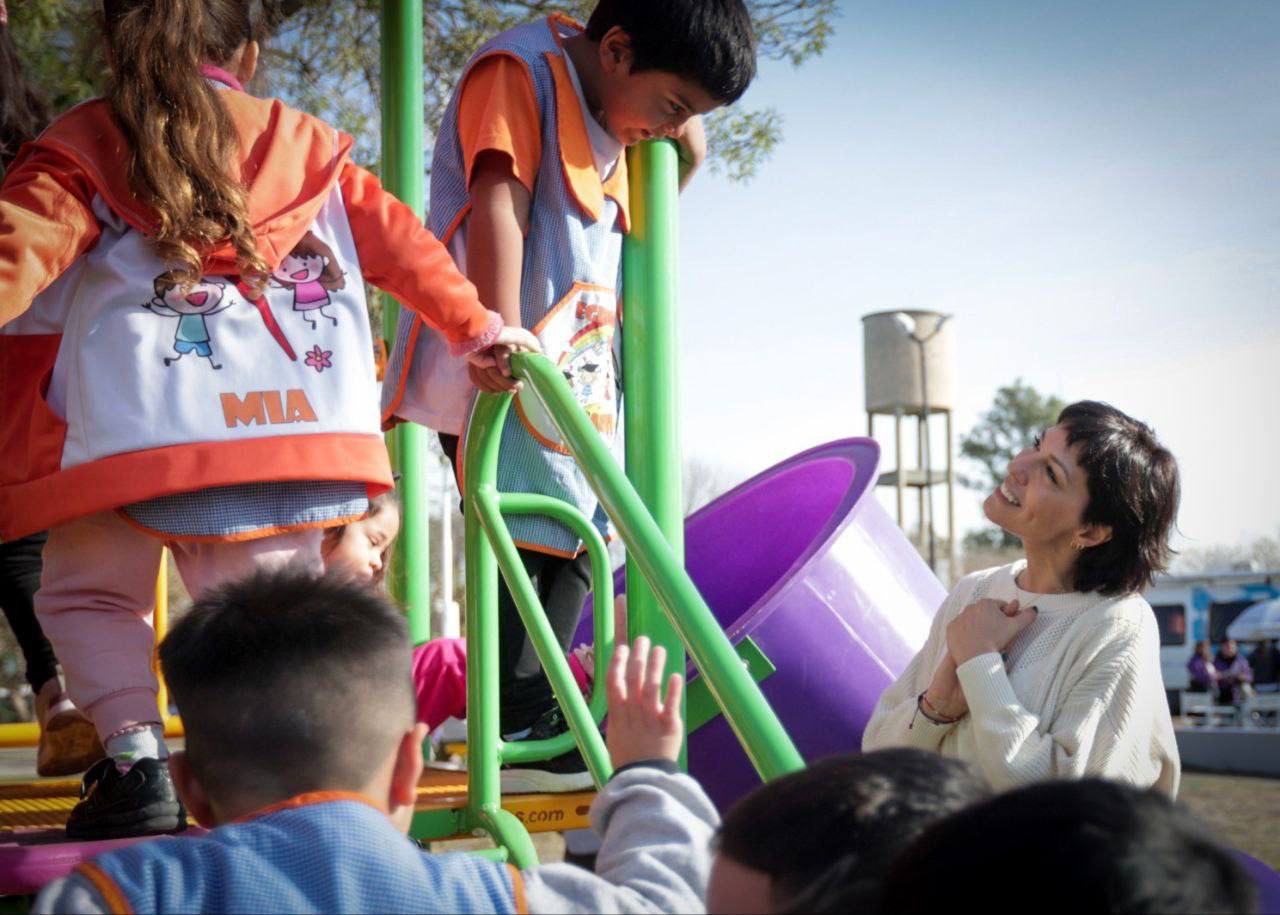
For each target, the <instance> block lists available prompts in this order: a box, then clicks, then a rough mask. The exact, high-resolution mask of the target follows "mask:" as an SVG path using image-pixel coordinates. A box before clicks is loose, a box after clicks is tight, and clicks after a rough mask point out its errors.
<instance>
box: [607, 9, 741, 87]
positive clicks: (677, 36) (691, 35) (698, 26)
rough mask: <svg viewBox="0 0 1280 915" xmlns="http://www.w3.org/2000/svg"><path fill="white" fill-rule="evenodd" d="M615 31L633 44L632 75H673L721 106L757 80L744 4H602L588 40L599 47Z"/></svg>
mask: <svg viewBox="0 0 1280 915" xmlns="http://www.w3.org/2000/svg"><path fill="white" fill-rule="evenodd" d="M614 26H618V27H619V28H621V29H622V30H623V31H624V32H626V33H627V35H628V36H630V38H631V51H632V54H633V55H634V63H633V64H632V69H633V70H634V71H643V70H662V71H664V72H667V73H674V74H676V75H677V76H680V77H683V78H685V79H689V80H692V81H693V82H695V83H696V84H698V85H699V86H701V87H702V88H703V89H705V90H706V92H707V94H708V95H710V96H711V97H712V98H714V99H715V100H716V101H717V102H720V103H721V104H723V105H728V104H731V103H733V102H736V101H737V100H738V99H739V98H741V96H742V94H743V93H744V92H746V91H747V86H749V85H750V84H751V80H752V79H753V78H754V77H755V75H756V45H755V38H754V35H753V32H752V29H751V15H750V14H749V13H748V12H747V7H746V4H745V3H743V0H599V2H598V3H597V4H596V8H595V10H594V11H593V12H592V13H591V17H590V18H589V19H588V20H587V32H586V34H587V37H588V38H590V39H591V40H592V41H600V40H601V39H602V38H604V36H605V34H606V33H607V32H608V31H609V29H611V28H613V27H614Z"/></svg>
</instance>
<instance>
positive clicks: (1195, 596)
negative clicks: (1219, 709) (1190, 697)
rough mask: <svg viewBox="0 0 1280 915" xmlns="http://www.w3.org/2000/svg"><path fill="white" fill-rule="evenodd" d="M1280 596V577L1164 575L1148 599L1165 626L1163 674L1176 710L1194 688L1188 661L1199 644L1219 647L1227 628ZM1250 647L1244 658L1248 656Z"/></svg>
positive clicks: (1162, 635)
mask: <svg viewBox="0 0 1280 915" xmlns="http://www.w3.org/2000/svg"><path fill="white" fill-rule="evenodd" d="M1277 596H1280V572H1221V573H1218V574H1213V575H1162V576H1160V577H1159V578H1157V579H1156V581H1155V584H1154V585H1152V586H1151V587H1150V588H1148V589H1147V591H1146V593H1145V594H1143V597H1145V598H1146V599H1147V603H1149V604H1151V609H1152V610H1154V611H1155V614H1156V622H1157V623H1158V624H1159V626H1160V670H1161V673H1162V674H1163V675H1164V688H1165V691H1166V693H1168V695H1169V703H1170V708H1171V709H1172V710H1173V711H1174V712H1175V713H1177V712H1178V711H1180V709H1179V702H1178V698H1177V697H1178V695H1179V694H1180V693H1181V691H1182V690H1184V689H1186V688H1187V687H1188V686H1189V685H1190V677H1189V676H1188V674H1187V662H1188V661H1190V660H1191V655H1192V652H1194V651H1195V646H1196V642H1198V641H1200V640H1201V639H1208V640H1209V641H1210V642H1211V643H1212V644H1213V645H1214V646H1215V647H1216V646H1217V645H1218V644H1219V643H1220V642H1223V641H1225V640H1226V638H1227V627H1228V626H1230V625H1231V623H1232V622H1234V621H1235V618H1236V617H1237V616H1239V615H1240V614H1241V613H1243V612H1244V611H1245V610H1247V609H1248V608H1249V607H1251V606H1253V605H1254V604H1256V603H1257V602H1258V601H1261V600H1268V599H1270V598H1273V597H1277ZM1249 650H1250V648H1249V646H1247V645H1242V646H1241V653H1242V654H1245V655H1248V653H1249Z"/></svg>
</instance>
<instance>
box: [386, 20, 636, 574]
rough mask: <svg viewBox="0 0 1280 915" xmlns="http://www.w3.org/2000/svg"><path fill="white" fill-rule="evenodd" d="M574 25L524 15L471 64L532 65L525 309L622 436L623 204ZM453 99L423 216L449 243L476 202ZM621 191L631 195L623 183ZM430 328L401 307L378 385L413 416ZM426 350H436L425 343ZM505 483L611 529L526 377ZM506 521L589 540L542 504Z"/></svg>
mask: <svg viewBox="0 0 1280 915" xmlns="http://www.w3.org/2000/svg"><path fill="white" fill-rule="evenodd" d="M579 29H580V27H578V26H576V25H574V24H572V23H570V22H568V21H567V20H565V19H563V18H560V17H556V16H553V17H551V18H549V19H547V20H545V21H542V22H534V23H530V24H528V25H523V26H519V27H517V28H514V29H511V30H510V31H507V32H504V33H503V34H501V35H499V36H497V37H496V38H494V39H492V40H491V41H489V42H488V43H487V44H485V45H484V46H483V47H481V49H480V50H479V51H478V52H477V53H476V55H475V57H473V58H472V60H471V62H470V63H469V64H468V69H469V68H470V67H473V66H475V64H476V63H477V62H478V61H479V60H481V59H482V58H485V57H488V56H490V55H495V54H505V55H509V56H511V57H514V58H515V59H517V60H519V61H521V62H522V63H523V64H524V65H525V66H526V67H527V68H528V70H529V74H530V77H531V80H532V83H533V88H534V95H535V97H536V100H537V104H538V111H539V118H540V125H541V159H540V163H539V168H538V172H537V175H536V177H535V179H534V186H533V196H532V199H531V201H530V207H529V232H528V235H527V236H526V238H525V244H524V263H523V270H522V273H521V279H520V308H521V321H522V323H523V325H524V326H525V327H527V328H529V329H530V330H532V331H533V333H534V334H535V335H537V337H538V339H539V340H540V342H541V343H542V347H543V351H544V353H545V354H546V355H547V357H548V358H549V359H551V360H552V362H554V363H555V364H556V366H557V367H558V368H559V369H560V371H561V372H562V374H563V375H564V376H565V378H566V379H567V380H568V382H569V385H570V388H571V389H572V390H573V391H574V393H575V395H576V396H577V398H578V401H579V403H580V404H581V405H582V407H583V409H584V410H585V411H586V413H587V415H588V417H590V419H591V421H592V423H593V424H594V425H595V427H596V429H597V430H598V431H599V432H600V434H601V436H602V437H603V438H604V439H605V440H606V442H607V443H609V444H610V446H611V447H616V445H617V443H618V442H619V441H620V435H621V429H620V411H619V410H618V409H617V405H618V403H619V401H620V398H621V373H620V366H619V358H618V357H619V352H620V341H621V336H620V334H619V333H618V332H617V331H618V307H617V293H618V288H619V284H620V282H621V254H622V238H623V234H624V231H625V228H626V212H625V206H623V205H622V204H620V203H619V201H618V200H616V199H614V197H612V196H610V195H609V194H608V193H605V192H604V189H605V185H604V183H602V182H601V179H600V175H599V173H598V171H597V170H596V166H595V163H594V161H593V160H592V158H591V151H590V150H591V147H590V141H589V140H588V138H587V134H586V127H585V122H584V120H583V114H582V110H581V107H580V103H579V102H578V97H577V95H576V93H575V90H574V89H573V86H572V83H571V82H569V79H570V77H569V76H568V73H569V71H568V70H567V69H566V68H567V66H568V64H567V62H566V60H565V58H564V54H563V50H562V47H561V44H560V42H561V40H562V39H563V38H564V37H567V36H569V35H571V34H574V33H576V32H577V31H579ZM464 78H465V77H464ZM458 100H459V93H456V92H455V94H454V97H453V99H452V101H451V102H450V104H449V107H448V109H447V110H446V111H445V115H444V119H443V121H442V123H441V127H440V135H439V138H438V140H437V143H436V147H435V152H434V154H433V159H432V167H431V213H430V215H429V216H428V219H427V226H428V228H430V229H431V231H432V232H433V233H435V235H436V236H437V237H439V238H440V239H441V240H443V241H445V242H446V243H447V242H448V241H449V238H450V235H451V233H452V232H454V231H457V229H458V226H459V225H460V223H461V222H462V221H463V220H464V219H465V217H466V213H467V211H468V207H469V206H470V198H469V193H468V189H467V172H466V167H465V162H464V158H463V150H462V144H461V142H460V141H459V139H458V129H457V124H458ZM617 168H618V169H619V173H618V174H620V175H621V176H622V178H623V180H622V182H621V183H622V186H623V187H625V171H622V170H623V169H625V162H623V161H621V160H620V161H619V162H618V165H617ZM592 182H594V184H592ZM620 196H624V197H625V191H623V192H621V194H620ZM584 198H585V199H584ZM593 210H594V212H593ZM431 333H432V331H431V330H430V329H429V328H428V327H427V326H426V325H425V324H424V323H422V322H421V320H420V319H419V318H418V317H417V316H416V315H414V314H413V313H411V312H408V311H402V312H401V313H400V323H399V326H398V328H397V334H396V341H395V345H394V347H393V350H392V354H391V358H390V360H389V362H388V366H387V381H386V384H385V385H384V388H383V392H384V394H383V396H384V408H385V412H386V413H387V414H388V415H397V416H402V417H403V416H406V415H407V416H410V417H412V416H413V412H412V410H410V409H405V406H406V404H407V403H408V402H409V399H410V398H412V397H414V392H413V391H412V390H406V389H405V384H404V383H403V382H402V381H401V377H402V375H404V374H406V373H407V374H408V377H409V378H410V379H412V378H413V377H415V375H416V374H421V373H420V372H417V371H416V370H417V369H418V368H419V366H415V365H413V360H415V359H426V358H440V357H438V356H437V355H436V354H437V353H438V352H439V351H440V348H439V347H427V346H423V345H422V343H421V341H422V339H423V338H426V337H427V336H428V335H429V334H431ZM428 350H429V351H430V355H424V354H425V353H427V351H428ZM410 366H413V370H411V368H410ZM389 392H390V394H389ZM396 392H400V393H396ZM398 398H399V399H398ZM498 489H499V490H501V491H503V492H532V493H540V494H543V495H548V496H553V497H555V498H558V499H561V500H563V501H565V502H569V503H571V504H572V505H575V506H576V507H577V508H578V509H579V510H580V511H581V512H582V513H583V514H584V515H585V516H586V517H588V518H590V519H591V520H592V522H593V523H594V524H595V525H596V527H597V528H598V529H599V530H600V531H601V533H603V534H605V535H606V536H607V535H608V531H609V524H608V518H607V517H606V516H605V514H604V512H603V510H602V509H601V508H600V505H599V501H598V500H597V498H596V495H595V493H594V492H593V491H592V490H591V488H590V486H588V485H587V481H586V479H585V478H584V477H583V475H582V472H581V471H580V470H579V468H578V465H577V462H576V461H575V460H574V459H573V457H572V456H570V455H569V453H568V451H567V450H565V449H564V448H563V446H562V444H561V443H560V442H559V441H558V432H556V431H555V429H554V424H552V423H551V422H550V420H549V418H548V417H547V416H546V415H545V414H543V412H542V410H541V407H540V405H539V404H538V402H537V399H536V398H535V397H534V395H533V392H532V391H531V390H530V389H529V388H527V387H526V389H525V390H524V391H523V392H522V393H521V394H520V395H519V396H518V397H517V399H516V403H515V404H514V405H513V406H512V409H511V410H510V412H509V413H508V414H507V418H506V424H505V425H504V426H503V429H502V445H501V457H500V459H499V464H498ZM507 524H508V527H509V528H510V530H511V534H512V536H513V538H514V539H515V541H516V543H517V544H518V545H520V546H522V547H527V548H531V549H536V550H539V551H541V552H547V553H552V554H558V555H567V556H572V555H575V554H576V553H577V552H578V551H579V549H580V548H581V545H582V543H581V541H580V540H579V539H578V537H577V535H576V534H574V533H573V532H572V531H571V530H569V529H568V528H567V527H565V526H564V525H562V524H560V523H559V522H556V521H553V520H551V519H550V518H546V517H543V516H541V515H513V516H509V517H508V518H507Z"/></svg>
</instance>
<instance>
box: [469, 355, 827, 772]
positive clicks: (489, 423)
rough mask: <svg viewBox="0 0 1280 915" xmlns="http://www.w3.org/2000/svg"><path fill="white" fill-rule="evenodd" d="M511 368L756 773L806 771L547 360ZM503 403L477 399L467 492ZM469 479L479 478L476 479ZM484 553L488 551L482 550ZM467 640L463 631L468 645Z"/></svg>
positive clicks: (525, 360) (531, 359)
mask: <svg viewBox="0 0 1280 915" xmlns="http://www.w3.org/2000/svg"><path fill="white" fill-rule="evenodd" d="M511 365H512V367H513V369H514V372H515V375H516V377H517V378H520V379H521V380H523V381H524V382H525V384H527V385H529V386H530V387H531V388H532V389H533V392H534V393H535V394H536V395H537V397H538V398H539V399H540V400H541V401H542V403H543V405H544V406H545V407H546V409H547V413H548V414H549V415H550V417H551V420H552V422H554V423H555V426H556V429H557V431H558V432H559V433H560V437H561V438H562V439H563V440H564V441H565V443H566V444H567V447H568V448H569V451H570V452H571V453H572V454H573V456H574V457H575V458H576V459H577V461H578V464H579V466H580V467H581V468H582V472H583V473H584V474H585V475H586V478H587V481H588V482H589V483H590V484H591V488H592V489H593V490H595V492H596V493H597V494H598V495H599V496H600V504H601V505H603V506H604V508H605V511H606V512H608V513H609V517H610V518H612V519H613V522H614V524H615V525H616V526H617V528H618V531H619V533H621V534H622V539H623V541H624V542H625V543H626V544H627V555H628V556H631V557H633V558H634V559H635V561H636V565H637V566H638V567H639V571H640V574H641V575H643V576H644V580H645V582H646V583H647V584H648V585H649V587H650V588H652V589H653V593H654V594H656V595H657V599H658V605H659V608H660V612H661V608H666V609H667V611H669V615H668V616H667V619H668V621H669V622H670V623H671V624H672V625H673V626H674V627H675V628H676V630H677V631H678V632H679V633H680V638H681V639H682V640H683V642H684V644H685V645H688V646H689V651H690V653H691V654H692V655H693V659H694V661H695V663H696V664H697V665H698V669H699V670H700V671H701V672H702V674H703V677H704V678H705V680H706V683H707V686H708V688H709V689H710V690H711V693H712V695H713V696H715V698H716V702H717V703H718V704H719V705H720V707H721V708H723V709H724V712H725V718H726V719H728V722H729V726H730V728H732V729H733V732H734V733H735V734H736V735H737V736H738V740H739V742H740V743H741V744H742V745H743V748H744V749H745V750H746V753H747V756H748V757H749V758H750V759H751V762H752V764H753V765H754V766H755V768H756V771H757V772H759V773H760V776H761V777H762V778H763V779H765V780H768V779H772V778H776V777H777V776H779V775H783V774H785V773H787V772H794V771H795V770H797V769H800V768H803V767H804V760H803V759H802V758H801V757H800V754H799V753H798V752H797V751H796V748H795V745H794V744H793V743H792V742H791V738H790V737H788V736H787V732H786V730H785V729H784V728H783V727H782V723H781V722H780V721H779V720H778V716H777V715H776V714H774V711H773V709H772V708H770V707H769V703H768V701H767V700H766V699H765V698H764V695H763V694H762V693H761V692H760V688H759V686H758V685H757V684H756V682H755V681H754V680H753V679H752V678H751V675H750V674H749V673H748V672H747V670H746V669H745V668H744V667H743V666H742V662H741V661H740V660H739V659H738V656H737V654H736V653H735V652H734V650H733V646H732V645H730V644H729V639H728V638H727V637H726V636H725V634H724V630H722V629H721V628H720V624H719V623H718V622H717V621H716V618H715V615H714V614H712V612H711V609H710V608H709V607H708V606H707V604H706V601H704V600H703V599H702V595H701V594H699V593H698V589H697V587H696V586H695V585H694V583H693V581H692V579H690V578H689V574H688V573H687V572H686V571H685V570H684V563H683V562H682V561H681V560H679V559H677V558H676V556H675V555H674V554H673V553H672V550H671V545H670V544H669V543H668V542H667V540H666V536H665V535H664V534H663V533H662V531H661V530H660V529H659V528H658V525H657V524H656V523H655V522H654V520H653V518H652V517H651V516H650V514H649V512H648V510H647V509H646V508H645V506H644V503H643V502H642V501H641V500H640V497H639V495H638V494H637V492H636V489H635V487H634V486H633V485H632V484H631V482H630V481H629V480H628V479H627V478H626V476H625V475H623V473H622V472H621V471H620V470H619V469H618V466H617V464H616V463H615V462H614V460H613V456H612V455H611V454H610V453H609V449H608V447H607V446H606V445H605V443H604V441H603V440H602V439H601V438H600V436H599V434H598V433H597V432H596V430H595V427H594V426H593V425H592V424H591V420H590V419H588V418H587V415H586V413H584V412H583V411H582V408H581V407H580V406H579V405H578V402H577V399H576V398H575V397H574V395H573V392H572V391H571V390H570V389H569V385H568V382H566V381H565V379H564V375H562V374H561V373H560V371H559V370H558V369H557V368H556V367H555V365H553V364H552V362H551V360H549V359H547V357H546V356H543V355H541V354H538V353H517V354H515V355H514V356H512V357H511ZM504 398H505V399H508V400H509V399H510V395H502V396H501V397H500V396H499V395H493V394H482V395H481V396H480V397H479V398H478V399H477V401H476V406H475V408H474V410H473V411H472V414H471V425H470V427H469V428H468V432H467V440H468V445H467V485H468V488H470V487H471V485H472V481H473V480H476V479H479V478H480V476H479V474H480V472H481V471H480V463H479V460H480V454H479V453H477V454H476V455H475V456H474V457H473V455H472V451H476V452H479V450H480V449H481V448H483V449H484V451H485V458H484V459H485V460H492V461H493V466H494V467H496V465H497V448H498V438H499V432H500V430H501V423H502V419H503V417H504V416H505V415H506V406H507V405H506V404H504V403H501V402H500V401H501V400H502V399H504ZM490 449H492V452H490ZM490 453H492V458H490V457H489V454H490ZM473 461H474V462H475V463H473ZM473 472H475V473H477V476H474V477H473V476H472V473H473ZM485 478H486V479H492V477H485ZM477 546H479V545H478V544H477ZM484 548H485V549H486V550H487V549H488V544H487V543H486V544H484ZM472 555H479V553H478V552H477V553H476V554H473V553H472V552H471V547H470V545H469V546H468V552H467V574H468V576H470V575H471V557H472ZM488 557H489V558H488V562H490V563H492V562H493V560H492V552H489V553H488ZM633 581H634V579H633ZM495 587H496V583H495ZM467 594H468V597H467V601H468V607H469V608H470V607H471V606H472V603H471V594H472V591H471V590H470V589H468V592H467ZM628 606H630V604H629V603H628ZM468 619H470V614H468ZM472 637H473V636H472V634H471V630H470V628H468V638H472ZM468 698H469V699H470V695H469V696H468ZM473 790H474V788H473Z"/></svg>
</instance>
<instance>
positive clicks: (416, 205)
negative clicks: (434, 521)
mask: <svg viewBox="0 0 1280 915" xmlns="http://www.w3.org/2000/svg"><path fill="white" fill-rule="evenodd" d="M381 38H382V178H383V184H384V185H385V187H386V188H387V189H388V190H389V191H391V193H393V194H395V195H396V196H397V197H399V198H400V199H401V200H403V201H404V202H405V203H407V204H408V205H409V206H410V207H412V208H413V209H414V210H415V211H416V212H417V214H418V216H419V217H421V216H422V214H423V190H424V173H425V166H424V160H425V151H424V149H423V137H422V132H423V126H422V0H382V36H381ZM399 314H400V305H399V303H398V302H396V300H395V299H393V298H392V297H391V296H389V295H386V294H385V293H384V294H383V296H382V333H383V338H384V339H385V340H388V341H389V340H394V339H395V334H396V319H397V318H398V317H399ZM387 448H388V449H389V450H390V452H391V460H392V463H393V466H395V468H396V469H397V470H399V471H400V500H401V502H402V504H403V506H404V511H403V512H402V526H401V532H400V537H399V539H398V540H397V541H396V545H395V554H394V557H393V559H392V564H391V568H390V569H389V570H388V571H389V579H390V581H389V584H390V587H391V593H392V594H393V595H395V597H396V598H397V599H398V600H399V601H400V602H401V603H402V604H403V605H404V607H405V608H406V609H407V610H408V612H409V632H410V635H411V636H412V638H413V643H414V644H415V645H419V644H421V643H422V642H425V641H426V640H427V639H429V638H431V562H430V558H429V557H430V554H429V552H428V549H429V546H430V543H429V538H430V529H431V528H430V515H429V514H428V511H429V507H428V504H427V481H426V479H425V474H424V472H423V471H424V469H425V466H426V457H427V437H426V430H425V429H423V428H422V427H421V426H417V425H414V424H412V423H402V424H401V425H399V426H397V427H396V428H395V429H394V430H392V431H391V432H390V433H389V434H388V436H387Z"/></svg>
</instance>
